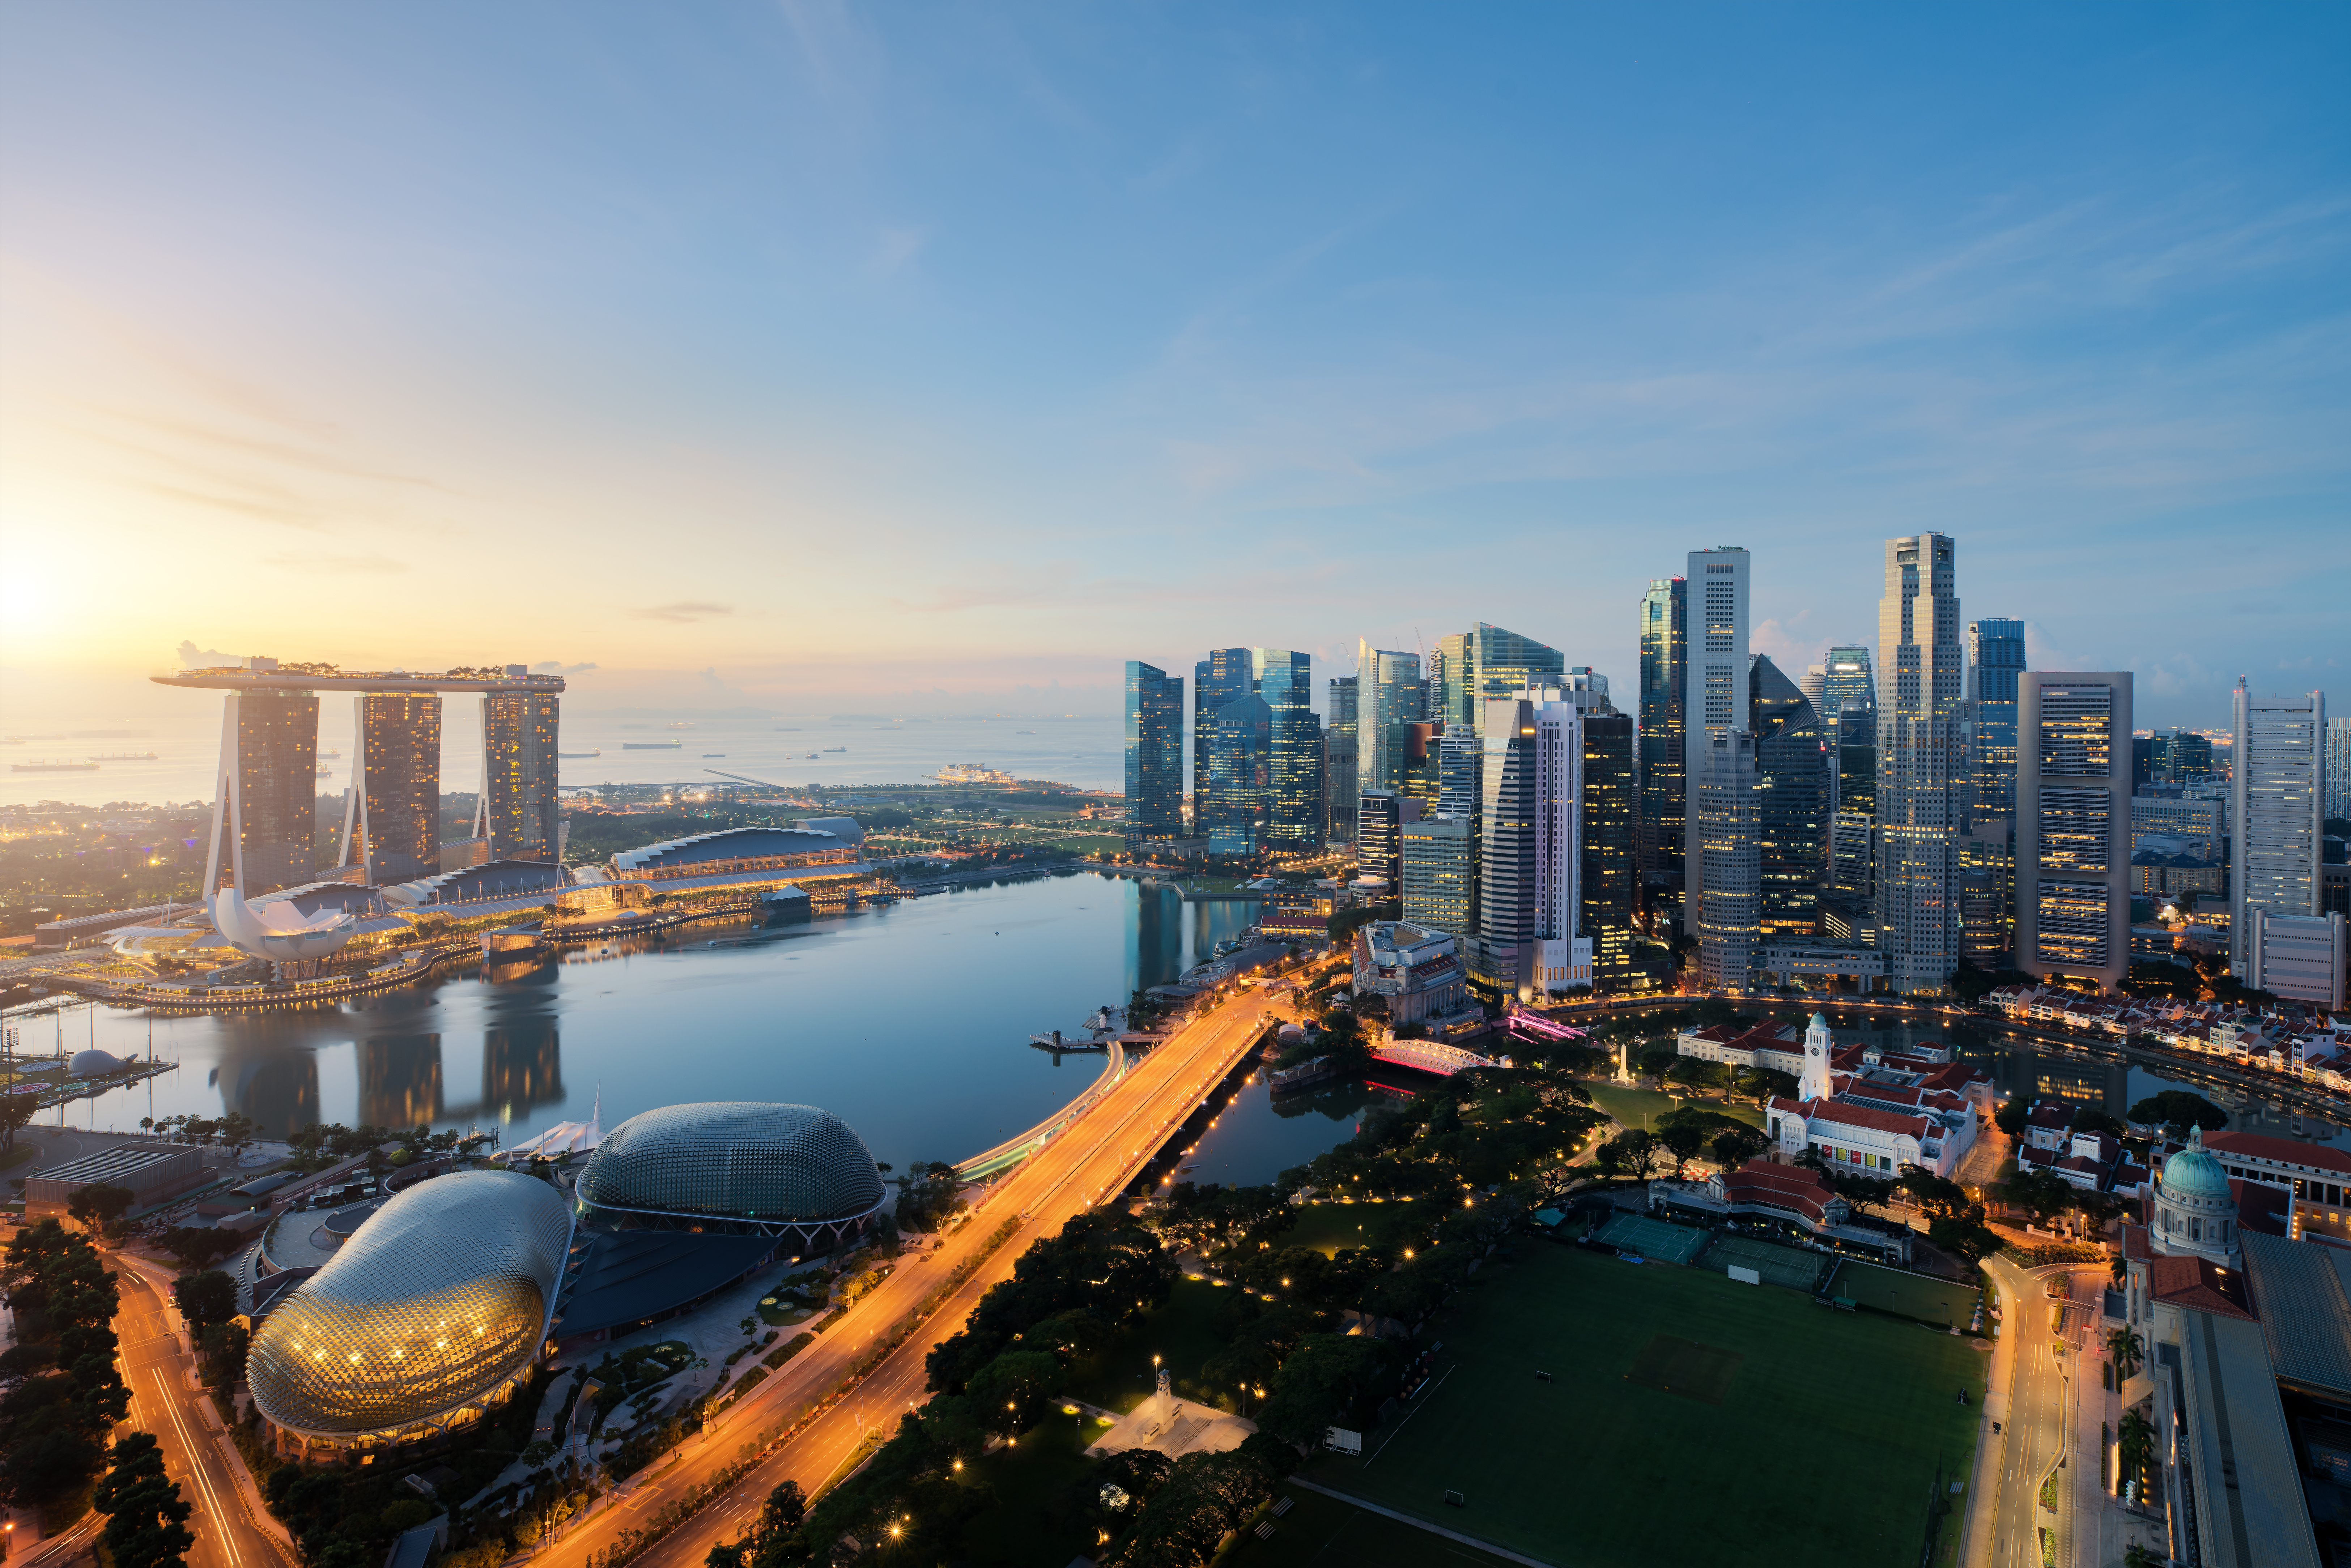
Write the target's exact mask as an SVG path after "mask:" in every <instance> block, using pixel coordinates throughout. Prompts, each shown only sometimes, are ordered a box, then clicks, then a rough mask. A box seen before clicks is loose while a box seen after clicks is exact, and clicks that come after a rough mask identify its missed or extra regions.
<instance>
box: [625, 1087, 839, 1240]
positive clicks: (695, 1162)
mask: <svg viewBox="0 0 2351 1568" xmlns="http://www.w3.org/2000/svg"><path fill="white" fill-rule="evenodd" d="M579 1193H580V1203H581V1205H582V1206H583V1207H585V1208H601V1209H612V1210H620V1211H623V1212H628V1213H635V1214H650V1215H664V1216H671V1217H676V1218H707V1219H719V1220H742V1221H747V1222H752V1223H757V1224H760V1225H778V1224H797V1225H812V1224H832V1223H835V1222H839V1221H844V1220H862V1219H863V1218H865V1217H866V1216H867V1215H869V1214H871V1213H872V1212H873V1211H874V1210H875V1209H876V1208H879V1207H881V1205H882V1200H883V1188H882V1176H881V1174H880V1173H879V1172H877V1171H876V1170H875V1169H874V1168H873V1156H872V1154H871V1153H869V1152H868V1151H867V1149H866V1147H865V1144H864V1141H863V1140H862V1139H861V1138H860V1137H858V1135H857V1134H855V1133H852V1132H851V1131H850V1130H849V1127H848V1125H847V1124H845V1123H843V1122H842V1121H841V1119H840V1118H839V1117H837V1116H834V1115H832V1114H831V1113H828V1112H824V1111H820V1110H818V1109H817V1108H816V1107H815V1106H813V1105H773V1104H765V1103H758V1102H756V1101H741V1100H736V1101H715V1102H709V1103H703V1104H695V1105H664V1106H663V1107H662V1108H661V1109H660V1110H657V1111H647V1112H645V1113H643V1114H642V1115H637V1116H632V1117H630V1118H629V1119H628V1120H627V1121H625V1122H623V1123H622V1124H620V1125H619V1126H617V1127H615V1128H613V1129H612V1131H611V1133H610V1134H607V1135H606V1136H605V1139H604V1141H603V1143H602V1144H601V1145H599V1146H598V1148H597V1150H596V1152H595V1154H594V1155H591V1156H590V1159H589V1161H588V1168H587V1169H586V1170H584V1171H582V1172H581V1173H580V1187H579Z"/></svg>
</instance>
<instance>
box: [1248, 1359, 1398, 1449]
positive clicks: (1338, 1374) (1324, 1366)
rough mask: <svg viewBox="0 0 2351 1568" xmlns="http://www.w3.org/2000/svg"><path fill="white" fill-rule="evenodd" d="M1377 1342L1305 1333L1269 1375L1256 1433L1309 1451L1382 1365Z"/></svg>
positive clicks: (1346, 1410)
mask: <svg viewBox="0 0 2351 1568" xmlns="http://www.w3.org/2000/svg"><path fill="white" fill-rule="evenodd" d="M1386 1356H1387V1352H1386V1349H1385V1347H1384V1344H1383V1343H1382V1342H1381V1341H1379V1340H1376V1339H1368V1338H1365V1337H1364V1336H1363V1335H1360V1334H1337V1333H1318V1334H1308V1335H1307V1336H1306V1337H1305V1338H1304V1339H1303V1340H1301V1341H1300V1342H1299V1345H1298V1348H1297V1349H1296V1350H1295V1351H1293V1352H1292V1353H1291V1354H1290V1359H1289V1360H1287V1361H1285V1362H1283V1363H1282V1364H1281V1369H1280V1371H1278V1372H1276V1373H1275V1374H1274V1375H1273V1382H1272V1383H1271V1384H1270V1385H1268V1388H1267V1391H1266V1401H1265V1407H1264V1409H1262V1410H1261V1411H1259V1414H1258V1417H1257V1424H1258V1429H1259V1430H1260V1431H1265V1432H1270V1433H1272V1434H1273V1435H1274V1436H1275V1437H1280V1439H1281V1440H1282V1441H1283V1442H1285V1443H1293V1444H1297V1445H1299V1446H1301V1447H1309V1446H1311V1445H1313V1444H1317V1443H1320V1442H1322V1436H1323V1433H1324V1432H1325V1431H1327V1430H1328V1429H1329V1428H1330V1427H1332V1426H1333V1425H1335V1424H1336V1423H1337V1422H1338V1420H1339V1419H1340V1417H1341V1416H1344V1415H1346V1414H1347V1412H1348V1409H1349V1407H1350V1406H1352V1405H1353V1403H1354V1399H1355V1396H1356V1395H1357V1394H1359V1393H1360V1392H1362V1390H1363V1389H1364V1386H1365V1385H1366V1384H1367V1383H1368V1382H1369V1380H1370V1379H1371V1377H1372V1375H1374V1373H1375V1372H1376V1371H1377V1370H1378V1369H1379V1368H1380V1367H1381V1365H1383V1364H1384V1362H1385V1360H1386Z"/></svg>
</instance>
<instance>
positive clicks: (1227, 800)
mask: <svg viewBox="0 0 2351 1568" xmlns="http://www.w3.org/2000/svg"><path fill="white" fill-rule="evenodd" d="M1272 818H1273V710H1272V708H1271V707H1270V706H1269V705H1268V704H1267V702H1266V700H1265V699H1264V698H1263V697H1261V696H1259V695H1256V694H1254V693H1249V694H1246V695H1241V696H1238V697H1235V698H1234V699H1233V700H1232V701H1230V702H1228V703H1227V704H1226V705H1225V706H1222V707H1220V708H1218V709H1217V720H1216V727H1215V728H1214V729H1213V730H1211V731H1210V732H1209V734H1208V852H1209V853H1210V854H1213V855H1223V856H1228V857H1230V858H1233V859H1237V860H1245V859H1249V858H1251V857H1253V856H1256V855H1259V854H1262V853H1264V852H1265V848H1266V838H1267V833H1268V831H1269V829H1270V824H1271V821H1272Z"/></svg>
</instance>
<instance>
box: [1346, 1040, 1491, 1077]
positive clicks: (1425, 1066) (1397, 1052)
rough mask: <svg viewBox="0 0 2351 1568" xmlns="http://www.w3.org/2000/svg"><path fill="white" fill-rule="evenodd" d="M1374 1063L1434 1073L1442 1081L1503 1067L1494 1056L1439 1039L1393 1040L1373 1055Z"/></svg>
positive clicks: (1386, 1042) (1381, 1046) (1384, 1044)
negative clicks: (1473, 1069) (1469, 1071)
mask: <svg viewBox="0 0 2351 1568" xmlns="http://www.w3.org/2000/svg"><path fill="white" fill-rule="evenodd" d="M1372 1060H1373V1061H1384V1062H1386V1063H1387V1064H1388V1065H1389V1066H1391V1067H1409V1068H1412V1069H1414V1070H1416V1071H1421V1072H1434V1073H1436V1074H1437V1076H1438V1077H1440V1078H1450V1077H1452V1076H1453V1075H1454V1074H1455V1073H1457V1072H1464V1071H1468V1070H1469V1069H1470V1068H1472V1067H1500V1066H1503V1065H1505V1063H1504V1062H1503V1061H1496V1060H1495V1059H1494V1058H1492V1057H1490V1056H1480V1055H1479V1054H1478V1053H1477V1052H1476V1051H1466V1050H1464V1049H1462V1048H1461V1047H1460V1046H1458V1045H1447V1044H1445V1043H1444V1042H1443V1041H1442V1040H1387V1041H1385V1042H1384V1043H1383V1044H1381V1045H1380V1046H1379V1047H1378V1048H1377V1049H1376V1050H1374V1051H1373V1052H1372Z"/></svg>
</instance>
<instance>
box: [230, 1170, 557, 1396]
mask: <svg viewBox="0 0 2351 1568" xmlns="http://www.w3.org/2000/svg"><path fill="white" fill-rule="evenodd" d="M570 1246H571V1211H570V1207H569V1205H568V1204H566V1203H565V1202H564V1201H563V1197H562V1195H561V1194H560V1193H559V1192H557V1191H556V1190H555V1188H554V1187H552V1186H549V1185H548V1184H547V1183H545V1182H543V1181H539V1180H538V1179H536V1178H534V1177H531V1176H524V1175H522V1174H520V1173H518V1172H507V1171H460V1172H456V1173H455V1174H453V1175H449V1176H435V1177H434V1178H432V1179H431V1180H429V1181H422V1182H419V1183H417V1184H416V1185H415V1186H412V1187H410V1188H408V1189H407V1190H406V1191H404V1192H402V1193H401V1194H399V1195H398V1196H397V1197H393V1198H392V1200H391V1201H390V1202H388V1203H386V1204H385V1205H384V1206H383V1207H381V1208H380V1209H378V1210H377V1211H376V1212H375V1214H374V1216H373V1217H372V1218H370V1219H369V1221H368V1222H367V1224H366V1225H365V1226H364V1227H363V1228H360V1230H359V1231H358V1233H357V1234H355V1235H354V1236H352V1238H351V1239H350V1240H349V1241H347V1242H345V1243H344V1244H343V1246H342V1248H341V1249H340V1250H339V1251H338V1252H336V1254H335V1256H334V1258H333V1259H332V1260H330V1261H329V1262H328V1264H327V1265H326V1267H324V1268H323V1269H320V1270H319V1271H318V1273H316V1274H314V1275H312V1276H311V1277H310V1278H309V1279H308V1280H305V1281H303V1282H302V1283H301V1284H300V1285H298V1286H297V1287H296V1288H295V1290H294V1291H293V1292H292V1293H291V1294H289V1295H288V1296H287V1298H286V1299H285V1301H283V1302H282V1303H281V1304H280V1305H279V1306H278V1307H277V1310H275V1311H274V1312H271V1313H270V1314H269V1316H268V1317H267V1318H266V1319H264V1320H263V1321H262V1324H261V1327H260V1330H259V1331H258V1332H257V1333H256V1334H255V1335H254V1338H253V1348H252V1353H251V1354H250V1356H249V1357H248V1359H247V1362H246V1382H247V1383H248V1384H249V1385H251V1387H252V1389H253V1400H254V1403H255V1404H256V1406H259V1407H260V1410H261V1413H262V1414H263V1415H264V1416H267V1417H268V1418H269V1419H270V1420H271V1421H272V1422H274V1423H275V1424H277V1426H278V1427H283V1428H285V1429H287V1430H288V1431H292V1432H298V1433H301V1434H303V1435H304V1436H306V1437H320V1438H326V1439H328V1440H330V1441H335V1440H345V1441H348V1440H351V1439H366V1440H371V1441H372V1440H382V1439H394V1438H398V1437H402V1435H403V1434H408V1433H414V1434H416V1435H418V1436H422V1435H423V1434H424V1433H426V1432H430V1431H432V1430H434V1429H437V1428H440V1427H446V1426H448V1425H450V1424H452V1423H453V1422H455V1421H456V1420H459V1419H462V1418H465V1417H466V1416H470V1415H472V1414H475V1413H478V1412H479V1411H480V1410H481V1409H483V1408H485V1407H486V1402H487V1401H488V1400H490V1399H492V1398H495V1397H496V1396H498V1395H499V1394H501V1393H502V1392H503V1391H504V1390H505V1389H506V1388H507V1385H511V1384H512V1383H513V1381H514V1380H515V1379H516V1378H517V1376H519V1375H522V1374H524V1373H526V1372H528V1370H529V1369H530V1366H531V1364H532V1362H533V1361H534V1360H536V1359H537V1357H538V1350H539V1346H540V1345H541V1344H542V1343H545V1340H546V1336H547V1325H548V1320H549V1316H550V1315H551V1314H552V1313H553V1312H554V1309H555V1298H556V1290H557V1286H558V1285H559V1283H560V1282H561V1280H562V1277H563V1265H564V1260H565V1257H566V1255H567V1254H568V1253H569V1250H570Z"/></svg>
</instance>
